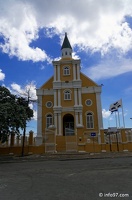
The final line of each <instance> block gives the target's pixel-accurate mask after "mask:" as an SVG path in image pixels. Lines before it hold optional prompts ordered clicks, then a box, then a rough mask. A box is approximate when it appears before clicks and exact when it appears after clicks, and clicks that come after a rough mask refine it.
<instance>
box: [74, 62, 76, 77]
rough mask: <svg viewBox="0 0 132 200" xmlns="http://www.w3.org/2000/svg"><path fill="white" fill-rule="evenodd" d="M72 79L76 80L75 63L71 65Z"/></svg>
mask: <svg viewBox="0 0 132 200" xmlns="http://www.w3.org/2000/svg"><path fill="white" fill-rule="evenodd" d="M73 80H76V69H75V64H74V65H73Z"/></svg>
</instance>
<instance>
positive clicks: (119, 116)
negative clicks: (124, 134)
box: [117, 109, 120, 128]
mask: <svg viewBox="0 0 132 200" xmlns="http://www.w3.org/2000/svg"><path fill="white" fill-rule="evenodd" d="M117 111H118V123H119V128H120V116H119V110H118V109H117Z"/></svg>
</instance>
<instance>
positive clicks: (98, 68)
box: [83, 58, 132, 80]
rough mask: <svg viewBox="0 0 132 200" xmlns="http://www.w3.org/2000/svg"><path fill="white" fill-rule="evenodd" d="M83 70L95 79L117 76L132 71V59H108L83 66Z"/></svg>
mask: <svg viewBox="0 0 132 200" xmlns="http://www.w3.org/2000/svg"><path fill="white" fill-rule="evenodd" d="M83 72H84V73H85V74H86V75H88V76H89V77H90V78H92V79H94V80H99V79H105V78H110V77H115V76H118V75H121V74H124V73H127V72H132V59H125V58H118V59H116V60H114V59H113V58H111V60H110V59H106V60H104V61H102V62H101V63H99V64H98V65H95V66H92V67H89V68H83Z"/></svg>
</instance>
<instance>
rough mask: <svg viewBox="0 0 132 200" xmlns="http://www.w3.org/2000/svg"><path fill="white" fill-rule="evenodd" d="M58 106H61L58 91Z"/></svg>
mask: <svg viewBox="0 0 132 200" xmlns="http://www.w3.org/2000/svg"><path fill="white" fill-rule="evenodd" d="M58 106H61V96H60V90H58Z"/></svg>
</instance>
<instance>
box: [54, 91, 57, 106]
mask: <svg viewBox="0 0 132 200" xmlns="http://www.w3.org/2000/svg"><path fill="white" fill-rule="evenodd" d="M56 92H57V91H56V90H54V106H57V95H56Z"/></svg>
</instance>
